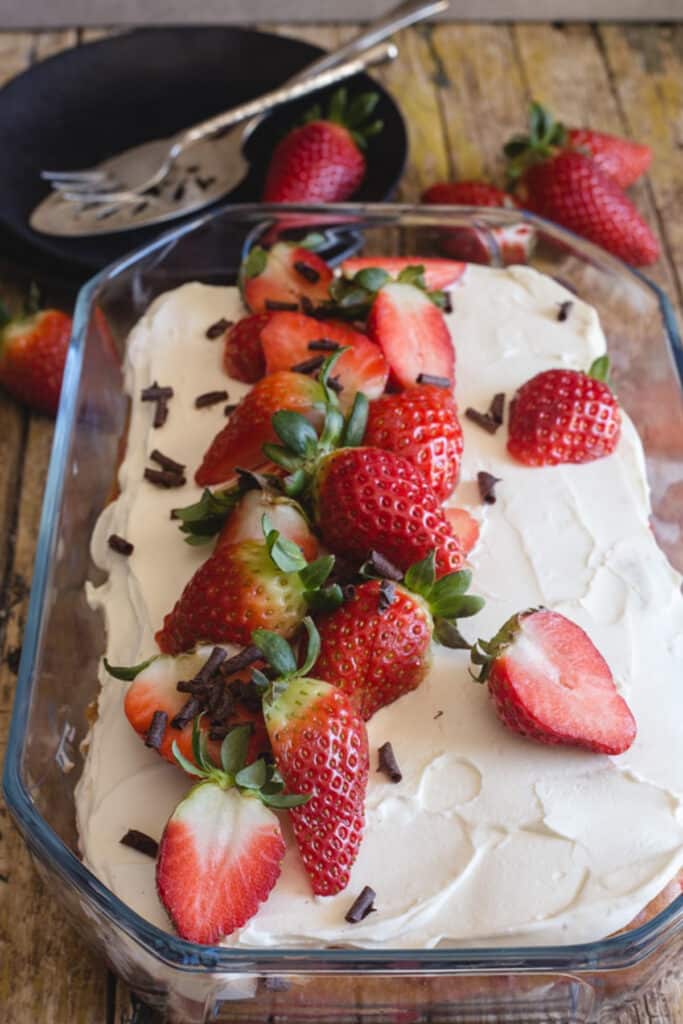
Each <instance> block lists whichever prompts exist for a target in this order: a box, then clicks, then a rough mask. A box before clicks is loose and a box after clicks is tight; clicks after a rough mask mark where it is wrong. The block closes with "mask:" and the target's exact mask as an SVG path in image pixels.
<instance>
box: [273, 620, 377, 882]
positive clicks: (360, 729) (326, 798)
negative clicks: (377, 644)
mask: <svg viewBox="0 0 683 1024" xmlns="http://www.w3.org/2000/svg"><path fill="white" fill-rule="evenodd" d="M304 621H305V625H306V628H307V631H308V635H309V642H308V650H307V654H306V659H305V662H304V664H303V665H302V666H301V668H299V669H298V668H297V665H296V660H295V658H294V654H293V653H292V650H291V648H290V647H289V644H287V642H286V641H285V640H283V639H282V637H281V636H278V635H277V634H276V633H271V632H268V631H267V630H256V631H255V633H254V636H253V642H254V644H255V645H256V646H257V647H258V648H259V649H260V650H261V651H262V653H263V654H264V656H265V658H266V660H267V661H269V662H270V665H271V666H272V668H273V669H274V670H275V671H276V672H277V676H278V678H277V679H275V680H274V681H273V682H272V683H270V684H269V683H268V680H267V679H265V677H264V678H263V679H262V684H263V685H264V686H265V687H266V689H265V692H264V696H263V714H264V717H265V720H266V728H267V730H268V735H269V736H270V742H271V746H272V750H273V755H274V757H275V763H276V765H277V768H278V770H279V772H280V775H281V776H282V778H283V780H284V783H285V789H286V792H287V793H306V794H309V795H310V799H309V800H308V801H307V802H306V803H305V804H302V805H301V806H298V807H293V808H292V809H291V810H290V818H291V821H292V826H293V829H294V837H295V839H296V842H297V846H298V847H299V852H300V854H301V859H302V860H303V863H304V867H305V868H306V872H307V873H308V876H309V878H310V879H311V885H312V888H313V892H314V893H315V894H316V895H317V896H333V895H334V894H335V893H338V892H341V890H342V889H344V888H346V886H347V885H348V882H349V877H350V873H351V868H352V867H353V864H354V861H355V860H356V857H357V856H358V850H359V848H360V844H361V840H362V838H363V829H364V827H365V791H366V788H367V782H368V771H369V757H368V738H367V733H366V731H365V724H364V723H363V719H362V718H361V716H360V714H359V713H358V711H357V710H356V708H355V707H354V705H353V704H352V702H351V701H350V699H349V697H348V696H347V695H346V694H345V693H344V692H343V691H342V690H340V689H338V688H337V687H336V686H332V685H331V684H330V683H326V682H323V681H322V680H320V679H315V678H311V677H309V676H308V673H309V672H310V670H311V668H312V666H313V665H314V664H315V661H316V658H317V655H318V651H319V649H320V640H319V637H318V633H317V630H316V628H315V626H314V625H313V623H312V622H311V620H310V619H306V620H304Z"/></svg>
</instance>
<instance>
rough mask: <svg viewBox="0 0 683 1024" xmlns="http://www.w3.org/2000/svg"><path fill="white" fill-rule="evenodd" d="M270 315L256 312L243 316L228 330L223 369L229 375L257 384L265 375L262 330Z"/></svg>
mask: <svg viewBox="0 0 683 1024" xmlns="http://www.w3.org/2000/svg"><path fill="white" fill-rule="evenodd" d="M270 317H271V314H270V313H254V314H253V315H252V316H245V317H242V319H241V320H238V321H237V323H236V324H233V326H232V327H230V328H229V329H228V330H227V331H226V334H225V342H224V346H225V347H224V349H223V369H224V370H225V372H226V373H227V375H228V377H234V378H235V380H241V381H242V382H243V383H244V384H255V383H256V381H257V380H260V379H261V377H264V376H265V373H266V366H265V360H264V358H263V347H262V345H261V331H262V330H263V328H264V327H265V326H266V324H267V323H268V321H269V320H270Z"/></svg>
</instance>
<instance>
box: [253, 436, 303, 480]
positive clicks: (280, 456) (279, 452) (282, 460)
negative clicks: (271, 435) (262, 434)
mask: <svg viewBox="0 0 683 1024" xmlns="http://www.w3.org/2000/svg"><path fill="white" fill-rule="evenodd" d="M261 451H262V452H263V454H264V455H265V456H266V458H267V459H270V461H271V462H274V463H275V464H276V465H277V466H282V468H283V469H286V470H287V471H288V472H290V473H296V471H297V470H299V469H301V460H300V458H299V457H298V456H297V455H292V453H291V452H289V451H288V450H287V449H286V448H283V447H282V445H279V444H270V442H268V443H267V444H264V445H263V446H262V448H261Z"/></svg>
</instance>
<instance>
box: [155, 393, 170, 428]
mask: <svg viewBox="0 0 683 1024" xmlns="http://www.w3.org/2000/svg"><path fill="white" fill-rule="evenodd" d="M167 419H168V399H166V398H160V399H159V401H158V402H157V405H156V409H155V410H154V420H153V421H152V426H153V427H155V429H157V430H158V429H159V427H163V425H164V423H165V422H166V420H167Z"/></svg>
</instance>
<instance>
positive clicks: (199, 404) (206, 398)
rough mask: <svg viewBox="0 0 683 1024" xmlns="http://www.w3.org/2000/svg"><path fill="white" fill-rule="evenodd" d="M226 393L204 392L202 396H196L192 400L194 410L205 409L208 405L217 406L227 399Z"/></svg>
mask: <svg viewBox="0 0 683 1024" xmlns="http://www.w3.org/2000/svg"><path fill="white" fill-rule="evenodd" d="M228 397H229V395H228V392H227V391H205V392H204V394H203V395H197V397H196V398H195V400H194V407H195V409H207V408H208V407H209V406H210V405H218V403H219V402H224V401H225V400H226V398H228Z"/></svg>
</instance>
